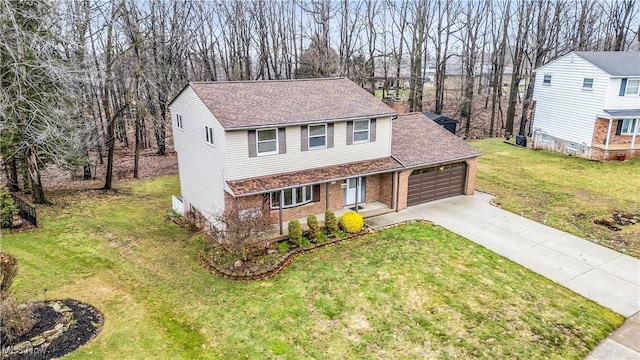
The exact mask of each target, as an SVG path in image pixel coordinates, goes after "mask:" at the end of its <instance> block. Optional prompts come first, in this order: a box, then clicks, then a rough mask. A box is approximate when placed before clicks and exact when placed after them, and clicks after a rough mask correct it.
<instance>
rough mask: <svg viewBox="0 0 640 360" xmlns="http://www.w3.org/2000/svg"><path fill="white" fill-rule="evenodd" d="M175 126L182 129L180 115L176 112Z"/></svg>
mask: <svg viewBox="0 0 640 360" xmlns="http://www.w3.org/2000/svg"><path fill="white" fill-rule="evenodd" d="M176 127H177V128H178V129H180V130H182V115H181V114H176Z"/></svg>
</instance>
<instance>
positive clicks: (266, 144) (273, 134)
mask: <svg viewBox="0 0 640 360" xmlns="http://www.w3.org/2000/svg"><path fill="white" fill-rule="evenodd" d="M256 138H257V139H256V147H257V154H258V155H269V154H277V153H278V129H264V130H257V131H256Z"/></svg>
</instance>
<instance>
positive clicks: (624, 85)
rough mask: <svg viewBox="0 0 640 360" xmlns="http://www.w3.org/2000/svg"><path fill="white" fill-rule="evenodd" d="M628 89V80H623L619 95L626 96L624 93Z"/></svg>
mask: <svg viewBox="0 0 640 360" xmlns="http://www.w3.org/2000/svg"><path fill="white" fill-rule="evenodd" d="M626 89H627V78H622V81H620V93H619V94H618V95H620V96H624V91H625V90H626Z"/></svg>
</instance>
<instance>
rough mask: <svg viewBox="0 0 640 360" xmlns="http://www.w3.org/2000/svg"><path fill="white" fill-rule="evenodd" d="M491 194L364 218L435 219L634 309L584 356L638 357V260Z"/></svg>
mask: <svg viewBox="0 0 640 360" xmlns="http://www.w3.org/2000/svg"><path fill="white" fill-rule="evenodd" d="M491 199H492V196H491V195H487V194H484V193H480V192H476V194H475V195H474V196H457V197H453V198H448V199H443V200H438V201H434V202H430V203H426V204H421V205H416V206H411V207H409V208H408V209H407V210H403V211H400V212H397V213H390V214H386V215H381V216H377V217H373V218H369V219H366V220H365V223H366V224H367V225H369V226H372V227H380V226H385V225H389V224H393V223H397V222H401V221H405V220H410V219H425V220H430V221H433V222H434V223H436V224H438V225H440V226H442V227H444V228H446V229H448V230H450V231H452V232H454V233H456V234H458V235H461V236H463V237H465V238H467V239H469V240H471V241H473V242H475V243H477V244H480V245H482V246H484V247H486V248H487V249H490V250H492V251H494V252H496V253H498V254H500V255H502V256H504V257H506V258H507V259H510V260H512V261H514V262H516V263H518V264H520V265H522V266H524V267H526V268H528V269H530V270H532V271H534V272H536V273H538V274H540V275H543V276H545V277H547V278H549V279H551V280H553V281H555V282H557V283H559V284H561V285H563V286H565V287H567V288H569V289H571V290H573V291H575V292H576V293H578V294H580V295H582V296H584V297H586V298H588V299H591V300H593V301H595V302H597V303H599V304H601V305H603V306H606V307H608V308H610V309H612V310H613V311H615V312H617V313H619V314H622V315H623V316H625V317H626V318H630V317H632V315H634V314H636V315H635V316H634V317H633V319H629V320H628V321H627V322H626V323H625V325H624V326H622V327H621V328H620V329H619V330H617V331H616V332H614V333H613V334H612V335H611V336H610V337H609V338H608V339H606V340H605V341H604V342H603V343H601V344H600V345H599V346H598V347H597V348H596V349H595V350H594V351H593V352H592V354H591V355H590V357H589V358H588V359H601V360H604V359H640V319H638V317H640V315H638V314H637V313H638V312H640V260H638V259H635V258H632V257H630V256H627V255H624V254H621V253H619V252H616V251H613V250H610V249H607V248H605V247H602V246H600V245H597V244H595V243H592V242H590V241H587V240H583V239H581V238H579V237H576V236H573V235H570V234H567V233H565V232H563V231H560V230H557V229H554V228H551V227H548V226H546V225H543V224H540V223H537V222H535V221H532V220H529V219H526V218H524V217H521V216H518V215H515V214H512V213H510V212H508V211H505V210H502V209H500V208H498V207H495V206H493V205H491V204H490V201H491ZM634 325H635V326H634ZM621 331H622V332H623V334H622V335H620V334H619V333H620V332H621ZM616 334H618V335H619V336H618V337H616Z"/></svg>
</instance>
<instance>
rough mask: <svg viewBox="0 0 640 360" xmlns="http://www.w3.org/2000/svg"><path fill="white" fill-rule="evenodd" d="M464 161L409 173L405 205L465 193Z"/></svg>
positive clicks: (465, 168)
mask: <svg viewBox="0 0 640 360" xmlns="http://www.w3.org/2000/svg"><path fill="white" fill-rule="evenodd" d="M466 178H467V166H466V163H465V162H457V163H453V164H447V165H439V166H432V167H427V168H422V169H416V170H413V171H412V172H411V175H409V188H408V191H407V206H411V205H417V204H422V203H425V202H429V201H433V200H438V199H444V198H447V197H451V196H456V195H463V194H464V193H465V185H466V184H465V179H466Z"/></svg>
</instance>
